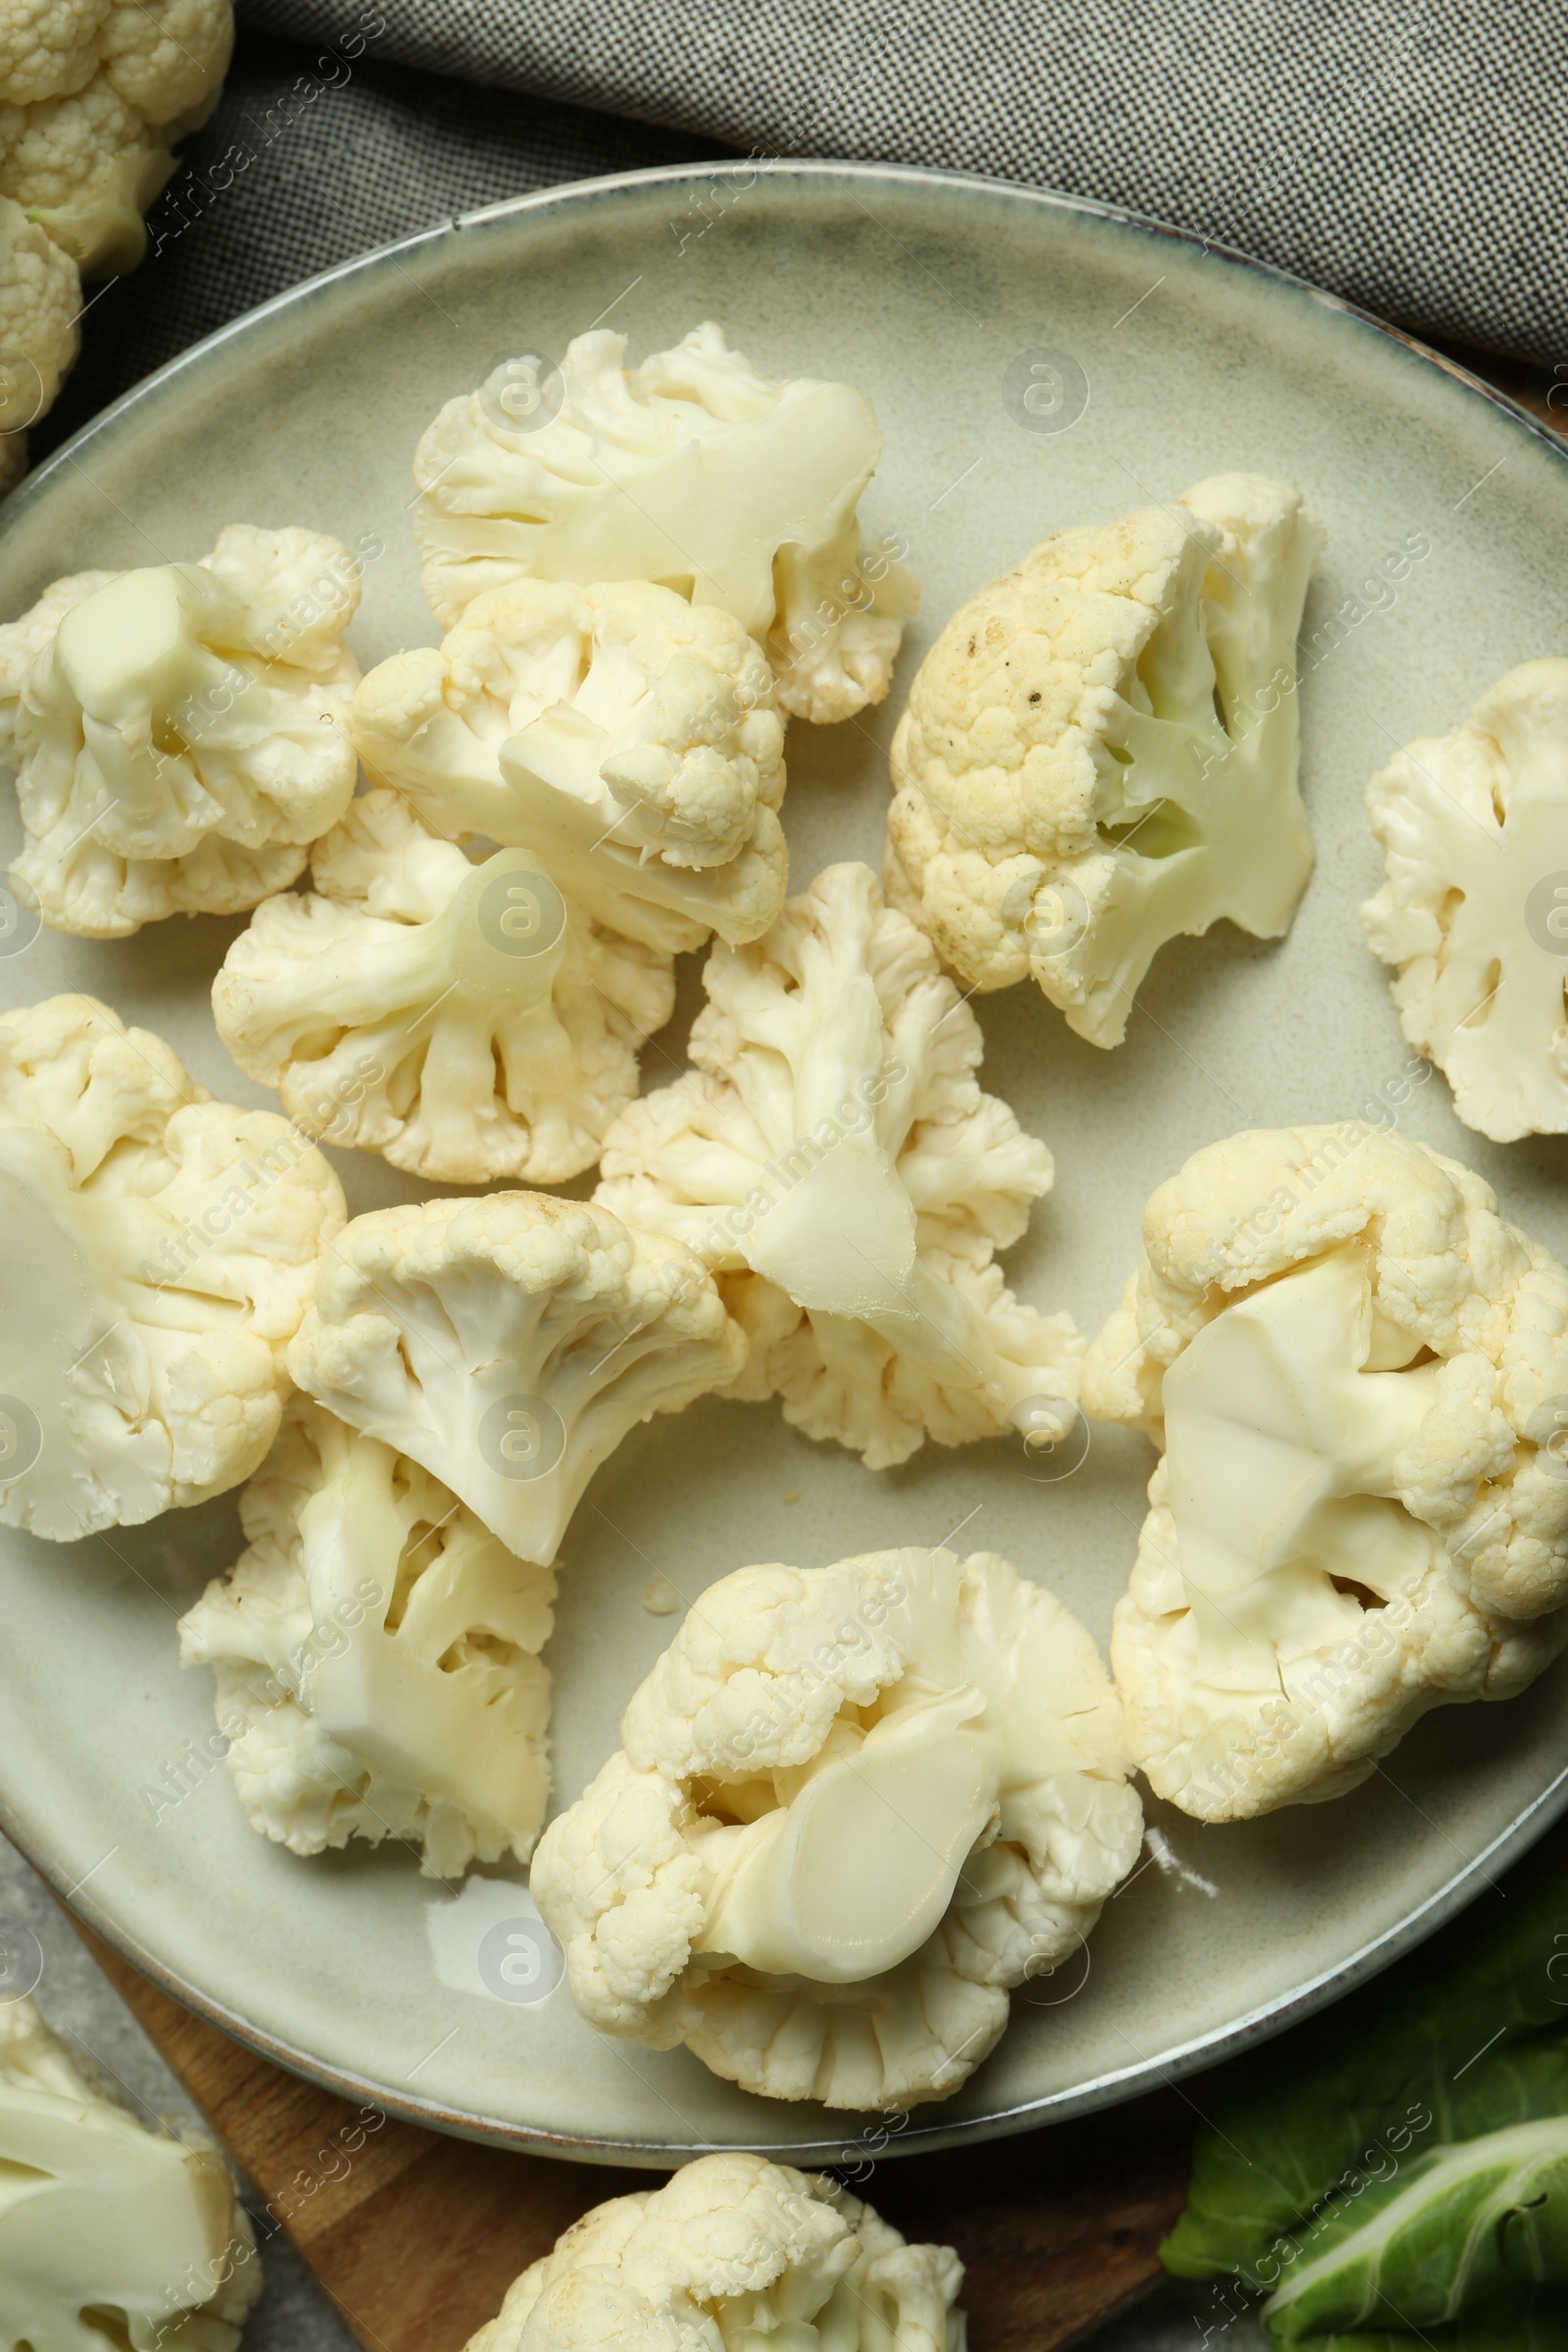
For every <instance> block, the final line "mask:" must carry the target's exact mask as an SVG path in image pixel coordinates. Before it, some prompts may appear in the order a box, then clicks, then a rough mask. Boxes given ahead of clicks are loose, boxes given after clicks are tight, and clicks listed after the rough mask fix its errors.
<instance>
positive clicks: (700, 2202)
mask: <svg viewBox="0 0 1568 2352" xmlns="http://www.w3.org/2000/svg"><path fill="white" fill-rule="evenodd" d="M962 2284H963V2265H962V2264H961V2263H960V2262H959V2260H958V2258H957V2256H956V2254H955V2253H954V2251H953V2248H952V2247H951V2246H929V2245H927V2246H910V2245H907V2244H906V2243H905V2241H904V2239H903V2238H902V2237H901V2236H900V2234H899V2232H898V2231H897V2229H892V2228H890V2227H889V2225H888V2224H887V2223H886V2222H884V2221H883V2220H882V2218H881V2216H880V2215H879V2214H876V2213H873V2212H872V2210H871V2208H870V2206H869V2205H862V2204H861V2202H860V2200H859V2198H858V2197H852V2196H850V2195H849V2194H848V2193H847V2192H846V2191H845V2190H844V2189H842V2188H840V2186H839V2184H838V2182H837V2181H836V2180H824V2179H823V2178H822V2177H821V2176H820V2175H818V2174H812V2173H798V2172H795V2171H794V2170H792V2168H791V2167H790V2166H788V2165H781V2164H769V2163H767V2162H766V2161H765V2160H764V2159H763V2158H762V2157H760V2156H743V2155H724V2156H699V2157H698V2158H697V2159H696V2161H695V2162H693V2163H691V2164H687V2165H683V2166H682V2168H681V2170H680V2171H679V2172H678V2173H677V2174H676V2175H675V2177H674V2179H673V2180H669V2181H667V2182H666V2183H665V2185H664V2186H663V2187H662V2188H657V2189H652V2190H649V2189H643V2190H640V2191H638V2192H636V2193H634V2194H633V2195H631V2196H629V2197H614V2198H612V2199H611V2201H610V2202H609V2204H606V2205H596V2206H595V2207H594V2209H593V2211H592V2212H591V2213H585V2214H584V2215H583V2217H582V2219H581V2221H580V2222H574V2223H573V2224H572V2226H571V2228H570V2229H568V2230H566V2232H565V2233H564V2236H562V2237H560V2238H558V2240H557V2241H556V2244H555V2246H554V2248H553V2249H552V2251H551V2252H550V2253H548V2254H547V2255H545V2257H544V2258H543V2260H542V2261H540V2262H536V2263H533V2264H531V2265H530V2266H529V2268H528V2269H527V2270H526V2271H524V2272H523V2274H522V2276H521V2278H516V2279H515V2280H514V2281H513V2284H512V2286H511V2287H510V2288H509V2290H508V2293H507V2298H506V2301H505V2302H504V2303H503V2305H502V2307H501V2309H500V2311H499V2312H498V2313H497V2314H496V2316H495V2318H494V2319H493V2320H490V2321H488V2322H487V2323H486V2325H485V2326H484V2327H481V2328H480V2329H479V2331H478V2333H477V2334H476V2335H474V2336H473V2337H471V2338H470V2339H469V2343H468V2352H601V2348H606V2352H608V2347H610V2346H612V2345H623V2346H625V2347H626V2352H632V2348H633V2347H635V2352H761V2348H762V2347H763V2346H766V2345H768V2344H770V2343H771V2344H776V2345H778V2346H779V2347H780V2352H964V2344H965V2340H966V2339H965V2332H964V2319H963V2314H962V2312H960V2311H958V2310H957V2309H956V2299H957V2295H958V2290H959V2288H960V2287H961V2286H962Z"/></svg>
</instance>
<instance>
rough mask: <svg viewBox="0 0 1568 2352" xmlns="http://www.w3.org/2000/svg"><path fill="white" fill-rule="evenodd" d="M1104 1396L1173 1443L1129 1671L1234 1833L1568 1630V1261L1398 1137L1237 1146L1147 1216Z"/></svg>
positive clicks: (1527, 1669)
mask: <svg viewBox="0 0 1568 2352" xmlns="http://www.w3.org/2000/svg"><path fill="white" fill-rule="evenodd" d="M1144 1247H1145V1250H1146V1251H1147V1256H1146V1257H1145V1260H1144V1263H1143V1265H1142V1267H1141V1268H1140V1270H1139V1272H1138V1273H1137V1275H1136V1276H1135V1277H1134V1278H1133V1280H1132V1282H1131V1283H1130V1284H1129V1286H1128V1290H1127V1295H1126V1299H1125V1300H1124V1303H1123V1305H1122V1307H1121V1309H1120V1311H1119V1312H1118V1313H1117V1314H1115V1315H1113V1316H1112V1317H1111V1319H1110V1321H1109V1322H1108V1323H1107V1324H1106V1326H1105V1329H1104V1330H1103V1333H1102V1334H1101V1336H1100V1338H1099V1339H1098V1340H1097V1341H1096V1342H1095V1344H1094V1346H1093V1348H1091V1349H1090V1351H1089V1356H1088V1360H1087V1362H1086V1364H1085V1367H1084V1402H1085V1404H1086V1406H1087V1407H1088V1409H1089V1410H1090V1411H1091V1412H1092V1413H1095V1414H1097V1415H1099V1416H1100V1417H1101V1418H1102V1419H1103V1420H1117V1421H1129V1422H1134V1423H1136V1424H1138V1425H1139V1426H1141V1427H1143V1428H1145V1429H1147V1430H1148V1431H1149V1432H1150V1434H1151V1435H1152V1437H1153V1438H1154V1440H1155V1442H1156V1443H1157V1444H1159V1445H1160V1446H1162V1447H1163V1449H1164V1459H1163V1460H1162V1461H1161V1462H1160V1464H1159V1467H1158V1468H1157V1469H1156V1471H1155V1473H1154V1477H1153V1480H1152V1484H1151V1486H1150V1500H1151V1503H1152V1509H1151V1510H1150V1513H1149V1516H1148V1518H1147V1520H1146V1521H1145V1523H1144V1529H1143V1535H1142V1539H1141V1542H1140V1544H1139V1551H1138V1561H1137V1565H1136V1567H1135V1568H1134V1570H1133V1576H1132V1584H1131V1588H1130V1590H1129V1592H1128V1593H1127V1595H1126V1597H1125V1598H1124V1599H1123V1600H1121V1601H1120V1602H1119V1603H1118V1605H1117V1609H1116V1616H1115V1630H1114V1633H1113V1637H1112V1641H1111V1664H1112V1667H1113V1669H1114V1671H1115V1675H1116V1681H1117V1685H1118V1687H1119V1689H1120V1691H1121V1693H1122V1697H1123V1700H1124V1702H1125V1706H1126V1713H1127V1740H1128V1745H1129V1746H1130V1748H1131V1750H1132V1754H1133V1760H1134V1762H1135V1763H1136V1764H1138V1765H1139V1766H1140V1767H1141V1768H1142V1769H1143V1771H1144V1772H1145V1773H1146V1774H1147V1775H1148V1777H1149V1779H1150V1781H1151V1783H1152V1786H1153V1788H1154V1789H1156V1790H1157V1792H1158V1793H1159V1795H1161V1796H1163V1797H1167V1798H1169V1799H1170V1800H1171V1801H1172V1802H1173V1803H1175V1804H1178V1805H1181V1806H1182V1807H1183V1808H1184V1809H1185V1810H1186V1811H1188V1812H1189V1813H1193V1814H1196V1815H1197V1816H1198V1817H1199V1818H1200V1819H1201V1820H1204V1821H1235V1820H1246V1819H1249V1818H1250V1817H1251V1816H1252V1815H1254V1814H1258V1813H1266V1812H1270V1811H1272V1810H1273V1809H1274V1808H1275V1807H1276V1806H1278V1805H1284V1804H1290V1803H1296V1802H1301V1801H1308V1800H1315V1799H1318V1798H1322V1797H1330V1796H1337V1795H1339V1794H1341V1793H1342V1792H1343V1791H1344V1790H1345V1789H1351V1788H1353V1787H1354V1786H1355V1785H1356V1783H1357V1782H1359V1781H1363V1780H1365V1779H1366V1777H1367V1776H1368V1774H1369V1773H1370V1772H1371V1771H1372V1770H1373V1768H1374V1766H1375V1765H1376V1763H1377V1760H1378V1758H1379V1757H1381V1756H1384V1755H1386V1754H1387V1753H1388V1751H1389V1750H1390V1748H1392V1747H1393V1746H1394V1745H1395V1743H1396V1741H1397V1740H1399V1739H1400V1738H1401V1737H1402V1735H1403V1734H1404V1733H1405V1732H1406V1731H1407V1730H1408V1729H1409V1727H1410V1725H1411V1724H1412V1723H1413V1722H1414V1721H1415V1720H1416V1718H1417V1717H1418V1716H1419V1715H1421V1714H1423V1713H1425V1711H1426V1710H1427V1709H1428V1708H1429V1707H1434V1706H1440V1705H1445V1704H1447V1703H1450V1702H1452V1701H1455V1700H1460V1699H1472V1698H1508V1697H1511V1696H1512V1695H1513V1694H1514V1693H1515V1692H1516V1691H1521V1690H1522V1689H1523V1688H1524V1687H1525V1685H1526V1684H1527V1683H1529V1682H1530V1681H1531V1680H1532V1679H1533V1678H1534V1676H1536V1675H1537V1674H1539V1673H1540V1672H1541V1670H1542V1668H1543V1667H1544V1666H1545V1665H1546V1664H1547V1663H1548V1662H1549V1661H1550V1660H1551V1659H1552V1658H1553V1657H1555V1656H1556V1654H1557V1652H1558V1651H1559V1650H1560V1649H1561V1648H1562V1646H1563V1644H1564V1642H1568V1607H1565V1603H1568V1480H1565V1478H1564V1476H1563V1471H1562V1465H1561V1463H1560V1462H1559V1461H1558V1460H1557V1458H1556V1450H1555V1446H1556V1444H1557V1443H1560V1441H1559V1438H1558V1424H1559V1422H1560V1420H1561V1418H1562V1415H1563V1411H1564V1400H1565V1398H1568V1269H1565V1268H1564V1267H1562V1266H1561V1265H1559V1264H1558V1262H1557V1260H1556V1259H1555V1258H1554V1257H1552V1256H1551V1255H1550V1254H1549V1253H1548V1252H1547V1251H1546V1250H1543V1249H1541V1248H1540V1247H1539V1246H1538V1244H1536V1243H1535V1242H1532V1241H1530V1240H1528V1239H1527V1238H1526V1236H1525V1235H1524V1234H1522V1233H1519V1232H1517V1231H1516V1230H1515V1229H1514V1228H1513V1227H1512V1226H1510V1225H1505V1224H1504V1223H1503V1222H1502V1221H1501V1219H1500V1218H1499V1217H1498V1215H1497V1213H1496V1202H1495V1198H1494V1196H1493V1194H1492V1193H1491V1192H1490V1190H1489V1189H1488V1187H1487V1186H1486V1185H1485V1184H1483V1183H1482V1181H1481V1179H1480V1178H1479V1177H1478V1176H1474V1175H1472V1174H1471V1173H1470V1172H1469V1171H1468V1170H1467V1169H1465V1168H1461V1167H1459V1166H1457V1165H1456V1164H1455V1163H1454V1162H1453V1161H1452V1160H1447V1159H1443V1158H1440V1157H1439V1156H1438V1154H1437V1153H1436V1152H1429V1151H1428V1150H1426V1148H1425V1147H1424V1146H1422V1145H1420V1144H1416V1143H1411V1142H1408V1141H1406V1140H1405V1139H1404V1138H1403V1137H1400V1136H1397V1135H1394V1134H1392V1133H1389V1132H1386V1131H1384V1130H1382V1129H1378V1128H1366V1127H1360V1126H1355V1125H1352V1126H1350V1127H1347V1128H1334V1127H1315V1128H1314V1127H1306V1128H1296V1129H1286V1130H1281V1131H1279V1132H1262V1131H1259V1132H1254V1133H1250V1134H1246V1135H1239V1136H1233V1137H1232V1138H1231V1139H1230V1140H1229V1142H1227V1143H1222V1144H1214V1145H1211V1146H1209V1148H1208V1149H1207V1150H1206V1151H1203V1152H1198V1153H1197V1154H1196V1155H1195V1156H1194V1157H1193V1158H1192V1159H1190V1160H1189V1161H1188V1162H1187V1165H1186V1166H1185V1167H1184V1168H1183V1169H1182V1170H1181V1172H1180V1174H1179V1175H1177V1176H1174V1177H1172V1179H1171V1180H1170V1182H1169V1183H1167V1184H1164V1185H1162V1186H1161V1187H1160V1189H1159V1190H1158V1192H1156V1193H1155V1194H1154V1195H1153V1197H1152V1200H1151V1201H1150V1202H1149V1205H1148V1207H1147V1209H1146V1210H1145V1212H1144Z"/></svg>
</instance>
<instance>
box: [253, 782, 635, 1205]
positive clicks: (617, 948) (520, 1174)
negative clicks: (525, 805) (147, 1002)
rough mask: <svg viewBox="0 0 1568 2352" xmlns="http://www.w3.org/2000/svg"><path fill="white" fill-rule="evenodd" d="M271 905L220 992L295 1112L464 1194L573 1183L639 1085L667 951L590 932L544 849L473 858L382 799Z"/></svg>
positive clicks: (358, 807)
mask: <svg viewBox="0 0 1568 2352" xmlns="http://www.w3.org/2000/svg"><path fill="white" fill-rule="evenodd" d="M311 873H312V878H313V880H314V882H315V884H316V888H315V890H314V891H312V892H310V893H306V894H301V895H296V894H294V893H284V894H282V895H280V896H278V897H276V898H271V899H265V900H264V901H263V902H262V905H261V906H260V907H258V908H257V910H256V912H255V914H254V916H253V917H252V919H251V923H250V927H249V929H248V930H246V931H243V932H242V933H241V934H240V936H239V938H238V939H237V940H236V941H235V942H234V945H233V946H232V947H231V948H230V949H229V951H228V955H227V956H226V957H225V959H224V962H223V968H222V970H221V972H220V973H219V975H218V978H217V980H216V981H215V982H214V984H213V1013H214V1017H215V1019H216V1021H217V1023H218V1034H219V1036H220V1037H221V1039H222V1041H223V1043H224V1045H225V1046H226V1047H227V1048H228V1050H229V1052H230V1053H231V1054H233V1056H234V1059H235V1060H236V1061H237V1062H238V1063H239V1065H240V1067H241V1069H243V1070H244V1071H245V1072H246V1074H247V1075H248V1076H249V1077H252V1078H257V1079H260V1080H261V1081H262V1083H263V1084H264V1085H268V1086H275V1087H276V1088H277V1089H278V1091H279V1093H280V1095H281V1096H282V1100H283V1107H284V1109H285V1110H286V1111H287V1112H288V1114H289V1116H290V1117H291V1118H293V1119H295V1120H297V1121H298V1122H299V1123H300V1125H301V1126H303V1127H305V1128H307V1129H308V1130H309V1131H310V1132H312V1133H313V1134H318V1135H325V1136H327V1137H328V1138H329V1139H330V1140H331V1141H332V1142H333V1143H337V1144H355V1145H358V1146H359V1148H360V1149H361V1150H362V1151H368V1152H380V1153H381V1154H382V1155H383V1157H384V1158H386V1159H387V1160H389V1161H390V1162H391V1164H392V1166H393V1167H397V1168H407V1169H409V1170H410V1171H411V1173H413V1174H415V1175H417V1176H429V1177H433V1178H435V1179H437V1180H438V1181H440V1182H443V1183H447V1184H490V1183H494V1182H495V1181H496V1180H497V1179H498V1178H511V1179H513V1180H514V1181H515V1180H516V1179H518V1178H525V1179H527V1180H528V1181H530V1182H533V1183H537V1184H562V1183H564V1182H565V1180H566V1179H567V1178H568V1177H572V1176H576V1175H580V1174H581V1172H582V1170H583V1169H584V1168H587V1167H591V1166H592V1165H593V1163H594V1161H595V1160H596V1159H597V1158H598V1156H599V1147H600V1142H601V1140H602V1138H603V1136H604V1132H605V1129H606V1128H607V1127H608V1125H609V1124H610V1121H611V1119H612V1118H613V1116H614V1114H615V1112H616V1111H618V1110H621V1109H623V1108H624V1106H625V1105H626V1103H629V1102H630V1101H631V1099H632V1097H633V1096H634V1095H635V1094H636V1092H637V1050H638V1048H639V1046H640V1045H641V1044H642V1042H643V1040H644V1038H645V1037H647V1036H648V1035H649V1034H650V1033H651V1032H652V1031H653V1030H655V1029H659V1028H662V1026H663V1024H664V1022H665V1021H666V1020H667V1019H668V1017H669V1011H670V1005H671V1001H672V997H673V987H672V982H671V977H670V965H669V962H668V959H667V958H666V957H663V956H660V955H659V954H658V953H657V951H656V950H653V949H651V948H646V947H642V946H640V945H639V944H638V943H637V942H636V941H634V940H629V939H622V938H619V937H617V936H616V935H615V934H614V933H613V932H609V931H606V930H604V929H602V928H601V926H600V925H599V924H597V923H594V922H591V921H589V920H587V919H586V918H585V917H583V916H582V915H580V914H579V913H578V912H577V911H576V909H575V908H574V907H572V906H571V905H570V904H569V903H568V902H567V901H566V900H564V898H563V897H562V894H561V892H560V891H559V890H558V889H557V888H556V885H555V882H554V880H553V879H552V877H551V876H550V874H549V873H547V872H546V871H545V870H544V869H543V867H542V866H541V865H540V864H539V862H538V860H537V859H536V858H534V857H533V856H532V854H531V853H530V852H527V851H524V850H500V851H497V852H496V853H495V855H494V856H493V857H490V858H482V859H478V860H471V859H470V858H468V857H467V856H466V854H465V853H464V852H463V851H462V850H460V849H459V848H458V847H457V846H456V844H455V843H453V842H450V841H441V840H438V839H437V838H436V837H435V836H434V835H433V834H431V833H429V832H427V831H426V829H425V827H424V826H423V825H421V824H420V822H419V820H418V818H417V816H416V815H415V814H414V812H413V810H412V809H410V807H409V805H408V803H407V802H406V801H404V800H402V799H401V798H400V797H399V796H398V795H397V794H396V793H392V792H385V791H376V792H371V793H368V794H365V795H363V796H362V797H361V798H360V799H358V800H356V801H353V802H351V803H350V805H349V809H348V813H347V815H346V816H345V817H344V819H343V821H342V822H341V824H339V825H337V826H335V827H334V828H333V830H332V831H331V832H330V833H328V834H327V835H326V836H325V838H324V839H323V840H321V841H319V842H318V843H317V845H316V848H315V850H314V852H313V853H312V858H311Z"/></svg>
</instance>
